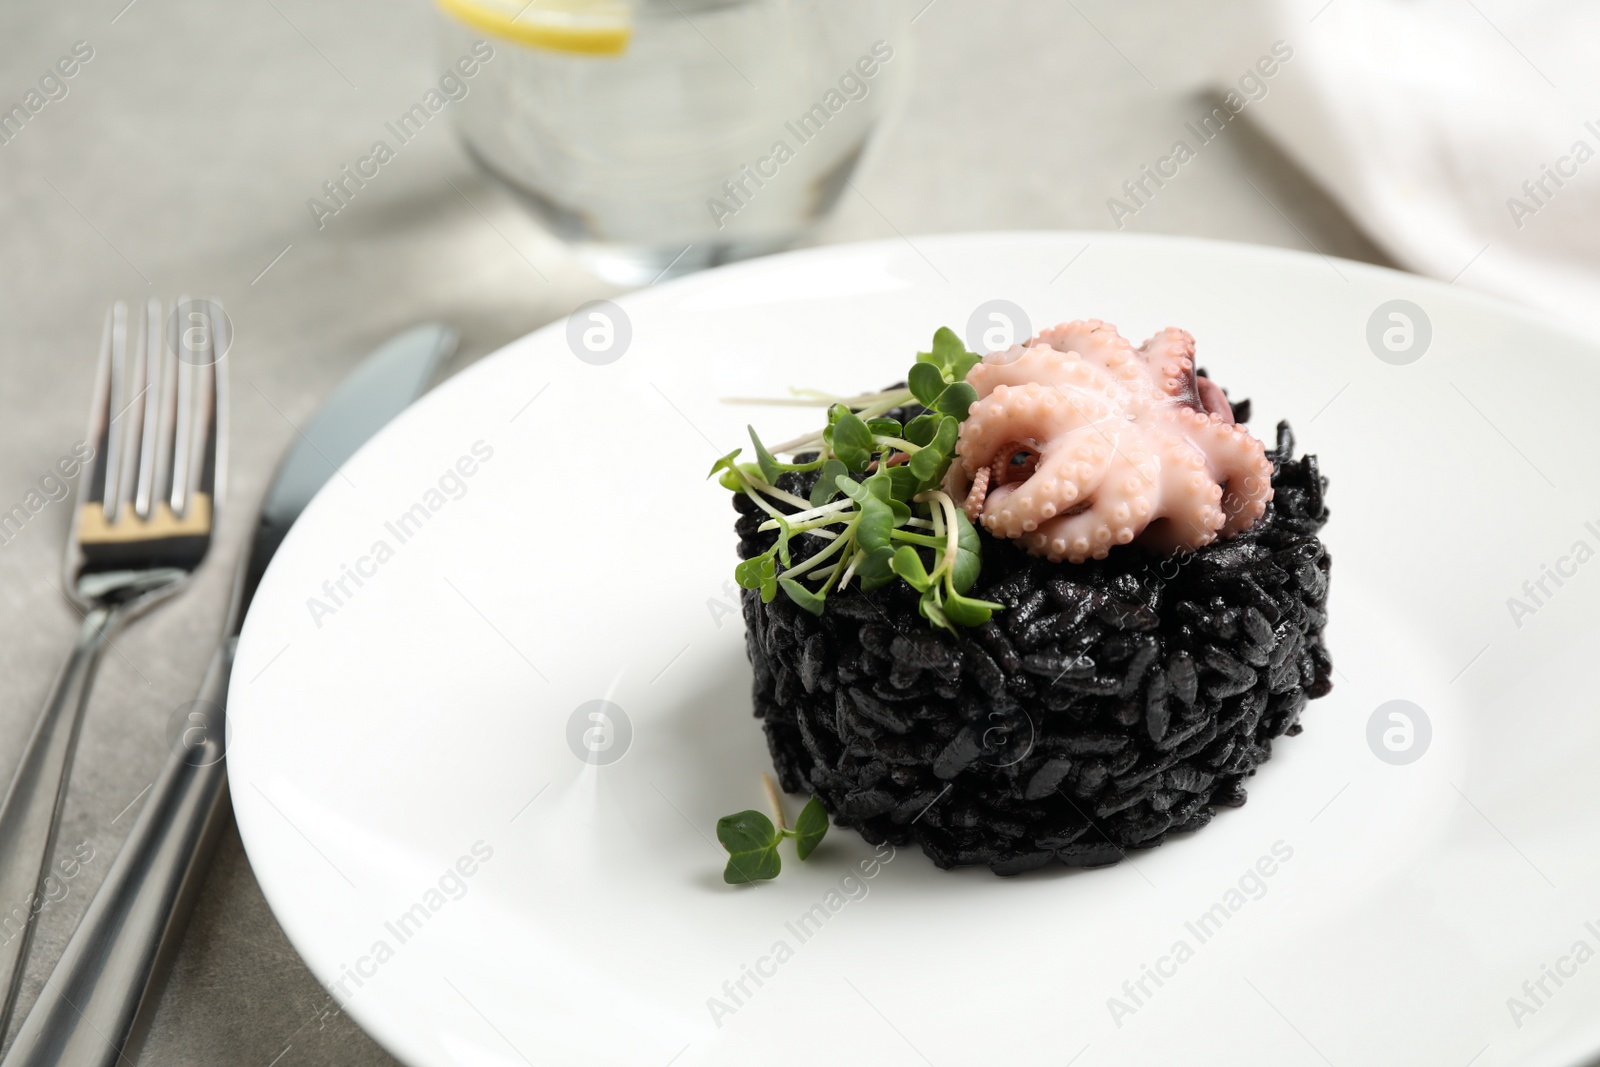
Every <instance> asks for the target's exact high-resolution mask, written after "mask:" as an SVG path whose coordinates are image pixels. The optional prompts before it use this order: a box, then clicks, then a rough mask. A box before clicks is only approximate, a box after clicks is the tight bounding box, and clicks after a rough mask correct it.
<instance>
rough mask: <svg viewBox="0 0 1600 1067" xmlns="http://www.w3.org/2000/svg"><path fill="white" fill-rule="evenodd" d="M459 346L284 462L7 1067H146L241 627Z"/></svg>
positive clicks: (363, 379)
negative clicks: (283, 552)
mask: <svg viewBox="0 0 1600 1067" xmlns="http://www.w3.org/2000/svg"><path fill="white" fill-rule="evenodd" d="M457 340H458V335H457V333H456V331H455V330H453V329H452V328H450V327H449V326H445V325H443V324H441V323H429V324H427V325H423V326H418V327H415V328H413V329H410V330H407V331H406V332H404V333H402V334H400V335H398V336H396V337H394V338H392V339H390V340H389V341H387V342H385V343H384V344H383V345H382V346H380V347H379V348H378V349H377V350H376V351H374V352H373V353H372V354H371V355H369V356H368V357H367V358H366V359H365V360H364V361H362V363H361V364H360V365H359V366H358V367H357V368H356V369H355V370H354V371H353V372H351V374H350V376H349V377H348V378H346V379H345V381H344V382H343V383H342V384H341V385H340V386H339V388H338V390H337V391H335V392H334V394H333V396H331V397H330V398H329V399H328V401H327V403H326V404H324V405H323V407H322V410H321V411H319V412H318V413H317V415H316V417H315V418H314V419H313V420H312V421H311V422H310V423H309V424H308V425H307V426H306V428H305V429H304V430H303V431H302V432H300V434H299V437H298V440H297V441H296V442H295V444H294V445H293V446H292V447H291V448H290V449H289V451H288V453H287V454H286V455H285V456H284V458H283V462H282V464H281V465H280V466H279V467H278V472H277V474H276V476H275V477H274V478H273V481H272V486H271V487H270V488H269V489H268V490H267V495H266V498H265V500H264V501H263V503H262V505H261V517H260V520H259V521H258V522H257V524H256V529H255V534H254V537H253V540H252V541H251V543H250V546H249V548H248V550H247V552H246V553H245V557H244V560H243V562H242V563H241V564H240V566H239V570H238V572H237V575H236V577H235V580H234V588H233V598H232V601H231V603H230V606H229V608H228V615H227V622H226V625H225V626H224V628H223V636H222V643H221V645H220V646H219V647H218V649H217V651H216V654H215V655H214V656H213V657H212V659H211V665H210V667H209V668H208V669H207V671H206V675H205V680H204V681H203V682H201V684H200V691H199V694H198V696H197V697H196V699H195V701H194V703H193V705H191V707H192V709H193V710H192V711H190V712H189V714H188V716H187V718H186V719H183V720H180V722H179V724H178V725H179V727H180V728H181V733H180V734H179V736H178V738H177V739H176V740H175V741H174V744H173V752H172V755H170V756H169V757H168V758H167V763H166V766H165V767H163V768H162V770H161V773H160V775H159V776H158V777H157V778H156V781H155V785H154V786H153V787H152V788H151V790H150V795H149V799H148V800H146V801H145V805H144V810H143V811H141V812H140V813H139V818H138V821H137V822H135V823H134V826H133V829H132V830H131V831H130V832H129V834H128V840H127V843H126V844H124V845H123V846H122V851H121V852H120V853H119V854H118V855H117V858H116V860H115V862H113V863H112V865H111V870H110V871H109V872H108V873H107V874H106V880H105V882H104V884H102V885H101V886H100V889H99V891H98V892H97V893H96V894H95V897H94V899H93V900H92V901H90V903H89V908H88V910H87V911H86V912H85V913H84V916H83V919H82V920H81V921H80V922H79V924H78V928H77V930H75V931H74V932H73V935H72V939H71V940H70V941H68V942H67V948H66V951H65V952H63V953H62V954H61V959H60V960H59V961H58V962H57V963H56V968H55V970H54V971H53V972H52V973H51V975H50V979H49V981H48V982H46V983H45V988H44V991H43V992H42V993H41V994H40V995H39V1000H38V1002H37V1003H36V1004H34V1006H33V1010H32V1011H31V1012H29V1013H28V1017H27V1019H26V1020H24V1021H23V1024H22V1028H21V1029H20V1030H19V1031H18V1032H17V1039H16V1041H15V1042H14V1043H13V1044H12V1046H11V1051H10V1052H9V1053H7V1055H6V1058H5V1060H4V1061H3V1063H0V1067H115V1065H116V1064H118V1063H121V1062H123V1061H127V1062H132V1061H135V1060H137V1059H138V1055H139V1049H140V1046H141V1045H142V1044H143V1040H144V1037H145V1035H146V1033H147V1032H148V1028H149V1024H150V1019H151V1017H152V1016H153V1015H154V1014H155V1011H154V1009H155V1005H156V1002H157V1001H158V1000H159V999H160V989H161V983H162V980H163V979H164V978H165V975H166V971H167V967H168V965H169V964H170V963H171V962H172V957H173V956H174V955H175V953H176V951H177V948H178V945H179V943H180V942H181V941H182V940H183V930H184V926H185V925H186V924H187V922H188V917H189V911H190V909H191V908H192V907H193V904H194V901H195V897H196V896H197V894H198V891H199V888H200V884H201V883H202V882H203V881H204V879H205V875H206V869H207V867H208V866H209V861H210V856H211V852H212V850H213V848H214V847H215V845H216V840H217V837H218V834H219V832H220V831H221V829H222V827H223V826H224V825H226V821H227V816H228V814H229V813H230V809H229V808H228V806H227V805H226V804H225V803H223V800H224V798H225V797H226V796H227V793H228V777H227V772H226V769H225V765H224V762H223V756H224V752H225V749H226V738H225V731H226V721H225V710H224V709H225V707H226V705H227V701H228V675H229V673H230V672H231V670H232V667H233V656H234V651H235V649H236V647H237V645H238V640H239V631H240V629H241V627H242V626H243V623H244V617H245V613H246V612H247V611H248V610H249V608H250V601H251V600H252V599H253V598H254V596H255V592H256V588H257V587H258V586H259V585H260V583H261V578H262V575H263V574H265V573H266V569H267V563H268V562H269V561H270V560H271V559H272V555H273V553H274V552H276V551H277V549H278V546H279V545H281V544H282V543H283V539H284V536H285V535H286V534H287V533H288V532H289V527H290V526H291V525H293V523H294V521H295V519H297V518H298V517H299V515H300V512H301V511H302V510H304V509H305V506H306V505H307V504H308V503H310V502H311V498H312V497H313V496H315V495H316V493H317V490H318V489H320V488H322V486H323V484H324V483H325V482H327V481H328V479H329V478H331V477H332V476H333V475H334V473H335V472H336V471H337V470H338V468H339V466H340V465H341V464H342V463H344V461H345V460H347V459H349V458H350V456H351V455H353V454H354V453H355V451H356V450H357V449H358V448H360V447H361V445H362V444H363V443H364V442H365V441H366V440H367V439H368V438H370V437H371V436H372V435H373V434H375V433H377V432H378V431H379V430H381V429H382V428H383V427H384V426H385V425H387V424H388V423H389V421H390V420H391V419H393V418H394V417H395V416H396V415H398V414H399V413H400V412H401V411H403V410H404V409H405V408H406V407H407V406H408V405H409V404H410V403H411V402H412V401H413V400H415V399H416V398H417V397H418V396H420V395H421V394H422V393H423V392H425V391H426V390H427V388H428V385H429V384H430V383H431V382H432V380H433V377H434V375H435V373H436V372H437V370H438V368H439V365H440V364H441V363H442V362H443V361H444V359H445V358H446V357H447V356H449V355H450V353H451V352H453V351H454V350H455V347H456V342H457Z"/></svg>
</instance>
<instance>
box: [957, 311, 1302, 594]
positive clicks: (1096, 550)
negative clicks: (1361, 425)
mask: <svg viewBox="0 0 1600 1067" xmlns="http://www.w3.org/2000/svg"><path fill="white" fill-rule="evenodd" d="M967 381H968V383H969V384H971V385H972V387H973V389H974V390H975V391H976V392H977V394H978V399H977V400H976V401H975V402H974V403H973V404H972V407H971V410H970V412H969V415H968V418H967V420H966V422H965V423H964V424H963V425H962V428H961V433H960V436H959V438H958V441H957V445H956V455H957V460H958V462H956V463H953V464H951V468H950V473H949V474H948V475H947V476H946V489H947V490H949V491H950V492H951V495H952V497H954V498H956V499H961V500H962V501H963V503H962V507H963V509H964V510H965V511H966V513H967V516H968V518H970V519H971V520H972V521H973V522H974V523H978V524H981V525H982V526H983V527H984V528H985V529H987V530H989V531H990V532H991V533H994V534H996V535H997V536H1002V537H1009V538H1016V539H1019V540H1020V542H1021V543H1022V544H1023V545H1024V547H1026V548H1027V550H1028V551H1030V552H1032V553H1033V554H1035V555H1042V556H1046V557H1047V558H1049V559H1051V560H1053V561H1057V562H1060V561H1070V562H1075V563H1076V562H1082V561H1084V560H1086V559H1090V558H1095V559H1103V558H1105V556H1106V554H1107V551H1108V550H1109V547H1110V546H1112V545H1122V544H1129V543H1132V542H1138V543H1140V544H1142V545H1144V546H1145V547H1148V548H1151V549H1153V550H1157V551H1177V550H1179V549H1183V548H1198V547H1201V546H1203V545H1206V544H1209V543H1211V542H1212V541H1214V540H1216V539H1217V538H1218V537H1231V536H1233V535H1235V534H1238V533H1240V532H1243V531H1244V530H1246V529H1248V528H1249V527H1250V526H1251V525H1253V524H1254V523H1255V522H1257V521H1258V520H1260V519H1261V518H1262V517H1263V516H1264V515H1265V514H1266V508H1267V504H1268V503H1270V502H1271V500H1272V464H1271V462H1270V461H1269V460H1268V459H1267V458H1266V450H1265V447H1264V446H1263V445H1262V443H1261V442H1260V441H1258V440H1256V438H1255V437H1253V436H1252V435H1251V434H1250V433H1249V432H1248V431H1246V430H1245V429H1244V428H1243V427H1242V426H1239V425H1236V424H1235V421H1234V415H1233V408H1232V406H1231V404H1230V403H1229V402H1228V399H1227V395H1226V394H1225V393H1224V392H1223V390H1222V387H1221V386H1219V385H1217V384H1216V383H1215V382H1213V381H1212V380H1211V379H1210V378H1207V377H1205V376H1203V375H1200V374H1198V373H1197V371H1196V364H1195V341H1194V337H1193V336H1192V335H1191V334H1189V333H1188V332H1187V331H1185V330H1180V329H1176V328H1170V327H1169V328H1167V329H1164V330H1161V331H1160V332H1158V333H1156V334H1155V335H1154V336H1152V337H1151V338H1150V339H1149V340H1147V341H1145V342H1144V344H1142V345H1139V346H1137V347H1136V346H1134V345H1133V344H1132V343H1131V342H1130V341H1129V340H1128V339H1127V338H1125V337H1123V336H1122V335H1121V334H1120V333H1118V331H1117V329H1116V327H1115V326H1112V325H1111V324H1109V323H1106V322H1103V321H1101V320H1099V319H1085V320H1080V321H1076V322H1068V323H1062V324H1061V325H1059V326H1054V327H1051V328H1050V329H1047V330H1044V331H1041V332H1040V334H1039V335H1038V336H1037V337H1034V338H1031V339H1030V340H1028V341H1027V342H1026V343H1024V344H1021V345H1014V346H1012V347H1011V348H1010V349H1007V350H1005V351H1004V352H997V353H991V354H990V355H989V356H986V357H985V358H984V360H983V362H982V363H980V364H978V365H977V366H975V367H973V368H972V370H971V371H970V372H969V374H968V376H967Z"/></svg>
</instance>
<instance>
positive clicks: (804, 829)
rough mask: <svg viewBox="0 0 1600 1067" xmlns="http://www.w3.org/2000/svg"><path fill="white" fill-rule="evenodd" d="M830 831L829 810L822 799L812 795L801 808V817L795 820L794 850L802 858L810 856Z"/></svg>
mask: <svg viewBox="0 0 1600 1067" xmlns="http://www.w3.org/2000/svg"><path fill="white" fill-rule="evenodd" d="M827 832H828V812H827V810H826V809H824V808H823V806H822V801H820V800H818V799H817V798H816V797H812V798H811V799H810V800H808V801H806V806H805V807H804V808H802V809H800V817H799V818H798V819H796V820H795V821H794V850H795V853H796V855H798V856H799V857H800V858H801V859H802V860H804V859H806V858H808V857H809V856H810V855H811V853H813V852H815V851H816V850H817V846H818V845H820V844H822V838H823V835H824V834H826V833H827Z"/></svg>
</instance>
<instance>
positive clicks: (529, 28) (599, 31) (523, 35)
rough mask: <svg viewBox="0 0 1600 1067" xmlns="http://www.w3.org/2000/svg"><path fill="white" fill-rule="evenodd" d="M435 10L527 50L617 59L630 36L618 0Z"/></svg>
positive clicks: (624, 7) (443, 1) (454, 0)
mask: <svg viewBox="0 0 1600 1067" xmlns="http://www.w3.org/2000/svg"><path fill="white" fill-rule="evenodd" d="M435 2H436V3H437V4H438V5H439V10H441V11H443V12H445V13H446V14H448V15H451V16H453V17H454V18H457V19H459V20H461V21H462V22H464V23H466V24H467V25H468V26H471V27H472V28H473V29H476V30H481V31H483V32H484V33H488V34H492V35H493V36H495V37H499V38H502V39H504V40H507V41H514V42H516V43H517V44H522V45H527V46H529V47H530V48H542V49H545V50H546V51H550V52H570V53H573V54H576V55H590V56H617V55H621V54H622V53H623V52H625V51H627V50H628V39H629V38H630V37H631V36H632V34H633V14H632V7H631V5H629V4H627V3H625V2H622V0H435Z"/></svg>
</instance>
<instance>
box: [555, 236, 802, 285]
mask: <svg viewBox="0 0 1600 1067" xmlns="http://www.w3.org/2000/svg"><path fill="white" fill-rule="evenodd" d="M797 237H798V235H797ZM793 243H794V240H782V241H761V242H754V241H737V242H730V241H723V242H707V243H704V244H702V243H699V242H696V243H693V244H687V245H679V246H678V247H676V248H673V247H666V248H657V247H651V246H648V245H625V244H608V243H600V242H593V241H576V242H573V243H572V251H573V254H574V255H576V256H577V257H578V260H579V262H581V263H582V264H583V265H584V266H585V267H587V268H589V270H591V271H593V272H594V273H595V274H596V275H598V276H599V277H600V278H602V279H604V280H605V281H608V282H611V283H612V284H613V285H626V286H632V287H638V286H645V285H654V284H655V283H656V282H663V281H666V280H667V279H669V278H677V277H680V276H682V275H685V274H692V273H694V272H695V271H699V270H705V269H706V268H708V267H720V266H722V265H723V264H724V263H733V262H736V261H738V260H741V259H750V258H753V257H755V256H765V255H769V254H771V253H773V252H781V251H783V250H784V249H785V248H788V247H789V246H790V245H791V244H793Z"/></svg>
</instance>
